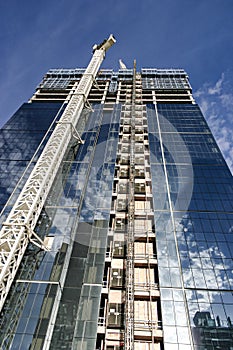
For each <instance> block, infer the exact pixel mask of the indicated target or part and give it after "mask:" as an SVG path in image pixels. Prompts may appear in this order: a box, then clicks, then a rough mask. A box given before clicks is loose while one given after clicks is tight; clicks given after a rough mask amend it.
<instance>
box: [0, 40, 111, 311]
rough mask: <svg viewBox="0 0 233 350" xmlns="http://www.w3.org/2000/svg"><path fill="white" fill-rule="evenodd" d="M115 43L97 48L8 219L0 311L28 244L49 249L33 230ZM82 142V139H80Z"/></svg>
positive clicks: (0, 253) (1, 252) (0, 248)
mask: <svg viewBox="0 0 233 350" xmlns="http://www.w3.org/2000/svg"><path fill="white" fill-rule="evenodd" d="M115 42H116V40H115V38H114V37H113V35H110V36H109V38H108V39H106V40H104V41H103V43H101V44H100V45H94V47H93V56H92V59H91V61H90V63H89V65H88V67H87V68H86V70H85V73H84V74H83V76H82V78H81V80H80V82H79V84H78V86H77V88H76V89H75V91H74V94H73V95H72V97H71V99H70V101H69V102H68V104H67V107H66V109H65V111H64V113H63V115H62V116H61V119H60V121H59V123H58V124H57V125H56V127H55V129H54V131H53V133H52V135H51V137H50V139H49V140H48V142H47V144H46V147H45V148H44V150H43V152H42V154H41V156H40V158H39V160H38V162H37V163H36V165H35V167H34V169H33V171H32V173H31V175H30V176H29V178H28V180H27V182H26V184H25V186H24V187H23V189H22V191H21V193H20V195H19V197H18V199H17V201H16V202H15V204H14V206H13V208H12V210H11V212H10V214H9V216H8V217H7V219H6V221H5V222H4V223H3V227H2V229H1V231H0V311H1V310H2V307H3V305H4V302H5V299H6V297H7V295H8V292H9V290H10V287H11V284H12V282H13V280H14V278H15V275H16V272H17V270H18V268H19V265H20V262H21V260H22V258H23V256H24V253H25V250H26V248H27V246H28V243H29V242H33V243H35V244H37V245H40V246H43V247H44V249H45V250H46V249H47V247H46V246H45V245H44V243H43V241H41V239H40V238H39V237H38V236H37V235H36V234H35V232H34V228H35V226H36V223H37V220H38V218H39V215H40V213H41V210H42V208H43V206H44V203H45V200H46V198H47V195H48V193H49V191H50V189H51V187H52V185H53V181H54V179H55V176H56V174H57V171H58V168H59V166H60V164H61V162H62V159H63V156H64V154H65V152H66V150H67V148H68V145H69V142H70V140H71V138H72V137H73V135H72V132H71V129H73V130H74V131H75V134H76V136H77V132H76V129H75V126H76V125H77V122H78V120H79V117H80V114H81V112H82V110H83V108H84V106H85V103H87V97H88V94H89V92H90V89H91V87H92V85H93V83H94V82H95V77H96V75H97V72H98V70H99V68H100V65H101V63H102V61H103V59H104V57H105V53H106V51H107V50H108V49H109V48H110V47H111V46H112V45H113V44H114V43H115ZM79 141H80V142H81V139H80V138H79Z"/></svg>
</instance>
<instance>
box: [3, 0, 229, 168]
mask: <svg viewBox="0 0 233 350" xmlns="http://www.w3.org/2000/svg"><path fill="white" fill-rule="evenodd" d="M232 15H233V1H232V0H128V1H127V0H115V1H113V0H108V1H106V0H98V1H92V0H56V1H55V0H40V1H29V0H21V1H18V0H8V1H1V3H0V36H1V55H0V125H2V124H3V123H4V122H5V121H6V120H7V119H8V118H9V117H10V116H11V115H12V114H13V113H14V112H15V111H16V110H17V108H18V107H19V106H20V105H21V104H22V102H24V101H27V100H28V98H30V97H31V95H32V94H33V92H34V90H35V87H36V86H37V85H38V83H39V82H40V81H41V79H42V77H43V75H44V74H45V73H46V71H47V70H48V69H49V68H59V67H63V68H74V67H85V66H86V65H87V64H88V62H89V60H90V57H91V48H92V45H93V44H94V43H99V42H101V41H102V40H103V39H104V38H105V37H107V36H108V35H109V34H110V33H113V34H114V35H115V37H116V39H117V43H116V45H115V46H114V47H112V48H111V50H110V51H109V52H108V54H107V57H106V60H105V61H104V64H103V67H105V68H111V67H113V68H114V69H118V59H119V58H122V59H123V61H124V62H125V64H126V65H127V67H129V68H130V67H132V66H133V59H134V58H136V60H137V67H138V69H140V68H141V67H158V68H173V67H174V68H184V69H185V70H186V71H187V72H188V74H189V76H190V81H191V84H192V87H193V92H194V95H195V97H196V100H197V102H198V103H200V105H201V107H202V109H203V112H204V113H205V116H206V118H207V120H208V122H209V125H210V127H211V128H212V130H213V132H214V135H215V137H216V139H217V141H218V143H219V145H220V148H221V149H222V151H223V153H224V155H225V157H226V158H227V161H228V164H229V165H230V166H231V168H233V145H232V139H233V132H232V130H233V127H232V126H233V118H232V116H233V20H232Z"/></svg>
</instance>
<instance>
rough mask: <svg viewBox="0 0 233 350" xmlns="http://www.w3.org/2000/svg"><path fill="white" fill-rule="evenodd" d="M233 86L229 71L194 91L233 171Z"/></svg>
mask: <svg viewBox="0 0 233 350" xmlns="http://www.w3.org/2000/svg"><path fill="white" fill-rule="evenodd" d="M231 91H233V86H232V77H231V76H230V73H229V72H225V73H222V74H221V77H220V78H219V79H218V81H217V82H216V83H215V84H210V83H205V84H204V85H203V86H202V87H201V88H200V89H199V90H197V92H195V93H194V97H195V98H196V100H197V102H198V104H199V106H200V108H201V110H202V112H203V114H204V116H205V118H206V120H207V122H208V124H209V126H210V129H211V131H212V132H213V135H214V137H215V139H216V141H217V143H218V146H219V148H220V149H221V151H222V153H223V156H224V158H225V160H226V162H227V164H228V166H229V168H230V169H231V172H233V143H232V140H233V92H231Z"/></svg>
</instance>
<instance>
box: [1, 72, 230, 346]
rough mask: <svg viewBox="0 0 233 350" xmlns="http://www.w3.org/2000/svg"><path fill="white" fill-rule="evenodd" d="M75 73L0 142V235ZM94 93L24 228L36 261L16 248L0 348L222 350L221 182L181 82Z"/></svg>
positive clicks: (225, 181) (224, 191) (150, 75)
mask: <svg viewBox="0 0 233 350" xmlns="http://www.w3.org/2000/svg"><path fill="white" fill-rule="evenodd" d="M83 73H84V69H54V70H50V71H49V72H48V73H47V74H46V75H45V77H44V78H43V80H42V82H41V83H40V85H39V86H38V87H37V89H36V92H35V94H34V95H33V96H32V98H31V99H30V101H29V102H28V103H25V104H23V105H22V106H21V107H20V108H19V110H18V111H17V112H16V113H15V115H14V116H13V117H12V118H11V119H10V120H9V121H8V122H7V123H6V125H5V126H4V127H3V128H2V130H1V131H0V137H1V143H0V144H1V148H0V167H1V174H0V176H1V194H0V199H1V202H0V205H1V210H2V213H1V223H3V222H4V221H5V219H6V217H7V214H8V213H9V211H10V209H11V207H12V205H13V203H14V201H15V199H16V198H17V195H18V194H19V193H20V190H21V189H22V187H23V184H24V183H25V181H26V179H27V178H28V177H29V176H30V172H31V170H32V168H33V166H34V164H36V162H37V160H38V157H39V156H40V154H41V151H42V150H43V149H44V147H46V142H47V140H48V139H49V137H50V135H51V133H52V132H53V129H54V128H55V126H56V122H57V121H59V118H60V117H61V115H62V113H63V111H64V110H65V108H66V106H67V104H68V103H69V100H70V98H71V96H72V93H73V91H74V86H75V84H76V83H77V82H78V81H79V80H80V78H81V76H82V74H83ZM96 82H97V84H94V85H93V87H92V89H91V91H90V94H89V97H88V102H89V103H88V105H87V106H86V107H85V108H84V109H83V111H82V114H81V116H80V118H79V121H78V124H77V125H76V126H75V127H76V130H77V131H78V133H79V135H80V136H81V138H82V140H83V141H84V142H83V144H80V143H78V142H77V140H76V139H75V137H74V138H72V140H71V141H70V144H69V147H68V149H67V150H66V154H65V156H64V158H63V160H62V162H61V164H60V167H59V171H58V173H57V176H56V179H55V181H54V184H53V186H52V188H51V190H50V193H49V195H48V198H47V201H46V203H45V205H44V208H43V210H42V212H41V215H40V218H39V220H38V223H37V226H36V233H37V235H38V236H39V237H40V238H41V239H42V240H43V241H44V242H46V245H47V246H48V247H49V251H44V250H43V249H41V248H40V247H38V246H36V245H34V244H33V243H30V244H29V245H28V248H27V250H26V253H25V255H24V257H23V260H22V262H21V265H20V268H19V270H18V273H17V276H16V278H15V281H14V283H13V285H12V288H11V290H10V293H9V295H8V297H7V300H6V302H5V304H4V307H3V310H2V312H1V318H0V344H1V349H3V350H7V349H14V350H29V349H30V350H47V349H51V350H52V349H76V350H77V349H80V350H81V349H82V350H85V349H86V350H97V349H98V350H123V349H124V350H128V349H131V350H132V349H135V350H139V349H142V350H204V349H207V350H216V349H221V350H232V349H233V324H232V322H233V297H232V293H233V272H232V271H233V264H232V259H233V220H232V219H233V216H232V214H233V213H232V176H231V173H230V171H229V169H228V167H227V165H226V163H225V160H224V159H223V156H222V155H221V153H220V150H219V148H218V146H217V144H216V142H215V140H214V138H213V135H212V133H211V131H210V129H209V127H208V125H207V123H206V121H205V119H204V117H203V115H202V112H201V110H200V108H199V107H198V105H197V104H196V102H195V101H194V99H193V97H192V89H191V86H190V84H189V79H188V76H187V74H186V72H185V71H184V70H182V69H156V68H152V69H141V71H140V72H136V70H133V69H121V70H119V71H118V72H114V71H113V70H107V69H102V70H101V71H100V72H99V73H98V76H97V79H96ZM71 132H72V130H71ZM128 344H131V345H130V346H131V347H128Z"/></svg>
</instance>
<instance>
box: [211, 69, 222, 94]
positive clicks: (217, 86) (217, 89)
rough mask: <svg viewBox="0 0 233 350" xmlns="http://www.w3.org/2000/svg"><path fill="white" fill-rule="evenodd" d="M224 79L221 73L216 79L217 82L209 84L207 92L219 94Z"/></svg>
mask: <svg viewBox="0 0 233 350" xmlns="http://www.w3.org/2000/svg"><path fill="white" fill-rule="evenodd" d="M223 81H224V73H222V75H221V78H220V79H219V80H218V81H217V83H216V84H215V85H214V86H212V87H211V86H210V87H209V88H208V93H209V94H210V95H216V94H220V92H221V90H222V84H223Z"/></svg>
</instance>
